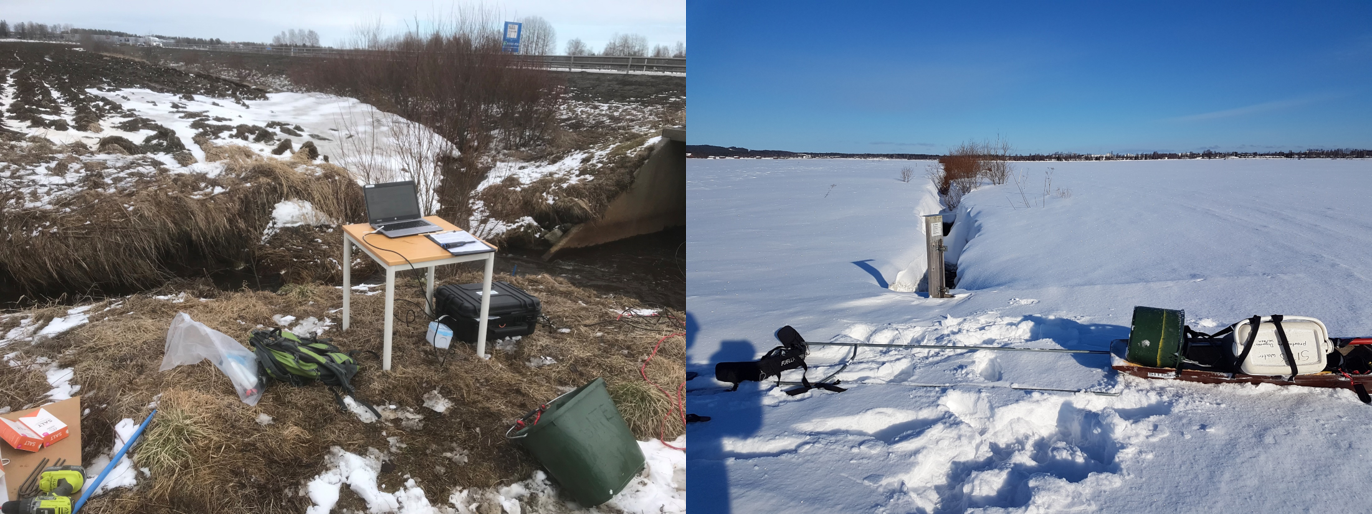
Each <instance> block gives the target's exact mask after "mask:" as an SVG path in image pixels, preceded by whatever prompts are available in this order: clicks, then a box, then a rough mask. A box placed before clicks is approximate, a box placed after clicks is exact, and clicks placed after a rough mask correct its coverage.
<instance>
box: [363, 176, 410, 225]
mask: <svg viewBox="0 0 1372 514" xmlns="http://www.w3.org/2000/svg"><path fill="white" fill-rule="evenodd" d="M362 192H363V194H364V195H365V196H366V199H367V221H369V222H371V223H378V222H380V223H387V222H391V221H396V220H406V219H418V218H419V196H418V191H416V190H415V185H414V181H412V180H406V181H402V182H387V183H385V184H372V185H368V186H366V187H363V188H362Z"/></svg>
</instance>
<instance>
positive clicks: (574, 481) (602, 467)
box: [505, 378, 644, 507]
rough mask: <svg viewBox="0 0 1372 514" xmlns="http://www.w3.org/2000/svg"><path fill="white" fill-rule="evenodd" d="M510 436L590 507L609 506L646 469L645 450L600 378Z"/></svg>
mask: <svg viewBox="0 0 1372 514" xmlns="http://www.w3.org/2000/svg"><path fill="white" fill-rule="evenodd" d="M530 414H533V413H532V412H531V413H530ZM526 417H527V416H526ZM505 437H507V438H509V439H514V440H517V441H519V444H520V445H521V446H523V447H524V448H525V449H527V450H529V453H531V454H533V456H534V458H535V459H538V462H539V463H540V464H542V465H543V467H544V468H546V469H547V470H548V474H549V475H551V476H552V477H553V480H556V481H557V483H558V484H559V485H561V486H562V488H563V489H566V490H567V492H569V493H571V495H572V498H575V499H576V501H577V503H580V504H582V505H584V506H586V507H594V506H596V505H600V504H602V503H605V502H606V501H608V500H609V499H610V498H612V497H614V495H615V494H617V493H619V492H620V491H622V490H624V486H625V485H627V484H628V483H629V480H631V479H633V478H634V475H637V474H638V472H639V471H640V470H642V469H643V462H644V461H643V450H641V449H639V447H638V441H637V440H635V439H634V434H633V432H630V431H629V426H628V425H626V424H624V418H623V417H621V416H620V415H619V409H617V408H615V404H614V402H613V401H611V400H610V393H608V392H606V391H605V380H603V379H600V378H597V379H595V380H594V381H592V382H591V383H589V384H586V385H584V386H581V387H579V388H577V389H576V390H574V391H572V392H570V393H567V394H564V395H562V396H559V397H557V399H554V400H553V401H551V402H549V403H548V405H547V408H546V409H544V411H543V413H542V414H541V415H539V417H538V421H537V422H536V423H534V424H532V425H528V426H524V427H522V428H521V427H520V426H519V425H515V426H514V427H511V428H510V430H508V431H506V432H505Z"/></svg>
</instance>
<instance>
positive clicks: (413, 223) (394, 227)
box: [385, 220, 429, 230]
mask: <svg viewBox="0 0 1372 514" xmlns="http://www.w3.org/2000/svg"><path fill="white" fill-rule="evenodd" d="M428 224H429V222H427V221H422V220H421V221H406V222H403V223H392V224H390V225H386V226H385V227H386V230H405V229H407V228H415V227H422V226H424V225H428Z"/></svg>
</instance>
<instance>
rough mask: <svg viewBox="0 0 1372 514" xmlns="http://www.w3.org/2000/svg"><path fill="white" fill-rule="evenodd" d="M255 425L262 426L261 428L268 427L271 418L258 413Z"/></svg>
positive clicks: (265, 414) (263, 413)
mask: <svg viewBox="0 0 1372 514" xmlns="http://www.w3.org/2000/svg"><path fill="white" fill-rule="evenodd" d="M257 424H259V425H262V426H267V425H270V424H272V417H271V416H268V415H267V413H265V412H262V413H258V415H257Z"/></svg>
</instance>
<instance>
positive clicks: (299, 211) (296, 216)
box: [262, 200, 338, 243]
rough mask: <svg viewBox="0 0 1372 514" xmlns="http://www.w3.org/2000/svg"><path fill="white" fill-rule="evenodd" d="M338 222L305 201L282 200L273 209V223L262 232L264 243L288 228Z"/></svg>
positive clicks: (335, 223)
mask: <svg viewBox="0 0 1372 514" xmlns="http://www.w3.org/2000/svg"><path fill="white" fill-rule="evenodd" d="M337 224H338V221H337V220H335V219H333V218H330V217H328V216H325V215H324V214H323V213H321V212H319V211H318V210H316V209H315V208H314V204H312V203H310V202H308V201H305V200H282V201H280V202H277V203H276V206H274V207H272V221H271V223H268V224H267V228H266V229H264V230H263V231H262V242H263V243H265V242H267V240H268V239H271V238H272V236H274V235H276V233H277V232H280V231H281V229H283V228H286V227H299V226H311V227H315V226H319V225H337Z"/></svg>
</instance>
